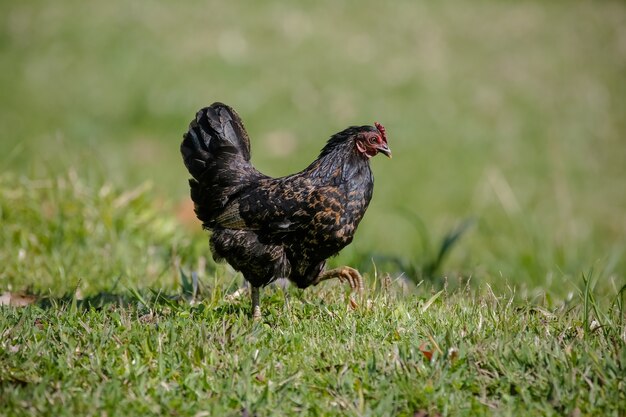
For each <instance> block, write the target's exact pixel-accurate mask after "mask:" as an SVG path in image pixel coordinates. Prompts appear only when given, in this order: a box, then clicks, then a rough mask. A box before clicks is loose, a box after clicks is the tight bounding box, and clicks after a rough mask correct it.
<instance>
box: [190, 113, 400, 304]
mask: <svg viewBox="0 0 626 417" xmlns="http://www.w3.org/2000/svg"><path fill="white" fill-rule="evenodd" d="M378 152H382V153H384V154H386V155H387V156H391V151H390V150H389V147H388V146H387V139H386V135H385V130H384V128H383V127H382V126H381V125H379V124H376V126H375V127H372V126H360V127H357V126H353V127H350V128H348V129H345V130H344V131H342V132H339V133H337V134H335V135H333V136H332V137H331V138H330V140H329V141H328V143H327V144H326V146H325V147H324V148H323V149H322V151H321V153H320V155H319V157H318V158H317V159H316V160H315V161H314V162H313V163H311V164H310V165H309V166H308V167H307V168H305V169H304V170H302V171H300V172H298V173H296V174H293V175H289V176H286V177H281V178H271V177H268V176H267V175H264V174H262V173H260V172H259V171H257V170H256V169H255V168H254V167H253V166H252V165H251V163H250V140H249V138H248V134H247V133H246V131H245V129H244V127H243V124H242V122H241V119H240V118H239V116H238V115H237V113H236V112H235V111H234V110H233V109H231V108H230V107H228V106H226V105H224V104H221V103H214V104H212V105H211V106H209V107H206V108H204V109H202V110H200V111H199V112H198V113H197V114H196V118H195V119H194V120H193V121H192V122H191V124H190V125H189V131H188V132H187V133H186V134H185V135H184V139H183V142H182V144H181V153H182V156H183V160H184V162H185V165H186V166H187V169H188V170H189V172H190V174H191V175H192V177H193V179H191V180H189V185H190V187H191V198H192V200H193V201H194V204H195V211H196V215H197V216H198V218H199V219H200V220H201V221H202V223H203V226H204V227H205V228H206V229H209V230H211V231H212V234H211V238H210V242H211V251H212V253H213V257H214V258H215V259H216V260H226V261H227V262H228V263H230V264H231V266H232V267H233V268H235V269H236V270H238V271H241V272H242V273H243V275H244V277H245V279H246V280H248V281H249V282H250V284H251V285H252V298H253V307H254V315H255V316H258V315H260V309H259V308H258V295H259V292H258V288H259V287H261V286H264V285H267V284H269V283H270V282H272V281H274V280H275V279H277V278H283V277H284V278H288V279H289V280H291V281H292V282H294V283H295V284H296V285H298V286H299V287H300V288H306V287H308V286H310V285H313V284H317V283H319V282H320V281H322V280H325V279H329V278H334V277H337V278H340V279H342V280H346V281H348V282H349V283H350V285H351V286H352V287H353V289H360V287H362V285H363V284H362V281H361V277H360V275H359V274H358V272H357V271H356V270H353V269H352V268H348V267H344V268H338V269H335V270H331V271H324V266H325V264H326V259H328V258H329V257H331V256H333V255H336V254H337V253H338V252H339V251H340V250H341V249H342V248H344V247H345V246H346V245H348V244H349V243H350V242H351V241H352V238H353V237H354V233H355V231H356V228H357V226H358V225H359V222H360V221H361V219H362V218H363V215H364V214H365V210H366V209H367V206H368V204H369V202H370V199H371V198H372V191H373V186H374V179H373V176H372V171H371V170H370V166H369V159H370V158H371V157H372V156H374V155H376V154H377V153H378Z"/></svg>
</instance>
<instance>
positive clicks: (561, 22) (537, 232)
mask: <svg viewBox="0 0 626 417" xmlns="http://www.w3.org/2000/svg"><path fill="white" fill-rule="evenodd" d="M231 3H232V4H226V3H224V2H187V3H185V4H177V5H174V4H172V5H169V4H166V3H155V2H148V1H143V0H140V1H138V2H133V3H132V4H130V3H127V2H121V1H112V2H101V3H98V4H91V3H85V2H78V1H75V0H64V1H60V2H42V1H34V0H25V1H21V2H4V3H2V4H0V22H1V24H0V91H2V93H1V94H0V103H1V104H2V111H1V112H0V225H1V226H0V304H1V306H0V335H1V337H0V415H7V416H13V415H15V416H18V415H50V416H63V415H68V416H70V415H72V416H73V415H94V416H105V415H109V416H110V415H129V416H132V415H189V416H197V417H201V416H210V415H236V416H253V415H258V416H265V415H307V414H309V415H354V416H366V415H371V416H378V415H390V416H396V415H408V416H422V417H423V416H426V415H430V416H439V415H451V416H456V415H522V414H523V415H542V416H543V415H569V416H584V415H614V416H622V415H626V394H625V393H626V378H625V375H626V349H625V344H626V313H625V312H624V298H625V294H624V293H625V292H626V291H625V290H624V288H626V215H625V214H624V213H625V212H626V117H625V115H626V5H624V4H623V3H622V2H618V1H603V2H583V1H572V2H539V1H528V2H517V3H515V2H495V1H480V2H473V3H469V2H460V1H450V2H440V3H433V4H429V3H425V2H421V3H417V2H412V1H408V0H406V1H404V0H403V1H398V2H396V3H395V4H393V5H389V6H382V4H381V3H375V2H372V1H363V2H355V1H343V2H331V1H322V2H316V3H312V4H301V5H300V4H298V5H297V4H293V5H292V4H285V3H283V2H278V1H268V2H252V1H241V2H236V3H235V2H231ZM218 100H219V101H223V102H225V103H228V104H230V105H232V106H233V107H235V108H236V109H237V111H238V112H239V114H240V115H241V116H242V118H243V120H244V122H245V124H246V126H247V129H248V132H249V134H250V136H251V138H252V159H253V162H254V164H255V166H257V167H258V168H259V169H260V170H261V171H262V172H264V173H267V174H270V175H274V176H281V175H286V174H289V173H292V172H295V171H297V170H300V169H302V168H303V167H304V166H306V165H307V164H308V163H309V162H311V161H312V160H313V159H314V158H315V156H316V155H317V152H318V151H319V149H320V148H321V147H322V146H323V144H324V142H325V140H326V139H327V138H328V137H329V136H330V135H331V134H333V133H335V132H337V131H339V130H341V129H343V128H345V127H347V126H349V125H353V124H359V125H361V124H373V122H374V121H379V122H381V123H383V124H384V125H385V127H386V129H387V132H388V136H389V144H390V147H391V149H392V151H393V155H394V156H393V159H392V160H387V159H386V158H382V157H378V158H375V159H374V160H373V161H372V168H373V171H374V174H375V177H376V186H375V192H374V198H373V200H372V203H371V205H370V208H369V209H368V212H367V215H366V217H365V219H364V220H363V222H362V223H361V225H360V227H359V231H358V233H357V235H356V238H355V240H354V242H353V243H352V244H351V245H350V246H349V247H347V248H346V249H344V251H342V252H341V254H340V255H339V256H338V257H336V258H334V259H332V260H331V261H330V263H331V265H332V266H337V265H343V264H348V265H352V266H355V267H358V268H359V269H360V271H361V272H362V273H363V274H364V276H365V278H366V281H367V290H366V292H365V294H364V295H363V296H362V297H360V298H359V299H358V300H357V303H358V307H357V308H356V309H354V310H353V309H352V308H350V307H349V303H348V294H347V290H346V288H344V286H342V285H340V284H339V283H334V282H328V283H325V284H322V285H320V286H318V287H315V288H311V289H307V290H306V291H300V290H297V289H296V288H291V287H286V288H282V287H270V288H267V289H265V290H264V292H263V294H262V297H263V298H262V307H263V309H264V317H263V319H262V321H261V322H259V323H255V322H253V321H252V320H251V319H250V318H249V316H250V301H249V299H247V298H245V297H244V298H242V299H241V300H237V301H226V299H225V296H226V295H227V294H228V293H230V292H232V291H234V290H235V289H237V288H238V287H239V286H240V285H241V284H242V282H243V279H242V277H241V275H239V274H237V273H236V272H234V271H233V270H232V269H231V268H230V267H228V266H227V265H224V264H215V263H214V262H213V260H212V259H211V256H210V253H209V250H208V239H207V235H206V233H205V232H203V231H202V230H201V228H200V225H199V223H198V222H197V220H195V218H194V215H193V212H192V211H191V206H190V203H189V197H188V187H187V184H186V181H187V178H188V174H187V172H186V171H185V169H184V166H183V164H182V161H181V158H180V154H179V151H178V147H179V144H180V140H181V137H182V134H183V132H185V131H186V127H187V125H188V123H189V121H190V120H191V118H192V117H193V115H194V113H195V112H196V111H197V110H198V109H199V108H201V107H203V106H205V105H208V104H210V103H211V102H213V101H218Z"/></svg>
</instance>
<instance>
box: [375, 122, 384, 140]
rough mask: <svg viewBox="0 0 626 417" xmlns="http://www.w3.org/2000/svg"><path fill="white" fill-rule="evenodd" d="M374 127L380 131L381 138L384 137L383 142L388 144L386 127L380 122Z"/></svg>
mask: <svg viewBox="0 0 626 417" xmlns="http://www.w3.org/2000/svg"><path fill="white" fill-rule="evenodd" d="M374 126H376V129H378V131H379V132H380V134H381V136H382V137H383V140H384V141H385V143H386V142H387V135H386V134H385V126H383V125H381V124H380V123H378V122H374Z"/></svg>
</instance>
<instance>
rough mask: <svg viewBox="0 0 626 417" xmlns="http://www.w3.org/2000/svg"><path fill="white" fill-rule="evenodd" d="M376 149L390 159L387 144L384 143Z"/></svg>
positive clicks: (389, 150)
mask: <svg viewBox="0 0 626 417" xmlns="http://www.w3.org/2000/svg"><path fill="white" fill-rule="evenodd" d="M377 149H378V152H380V153H384V154H385V156H386V157H387V158H389V159H391V149H389V146H387V144H384V145H382V146H381V147H379V148H377Z"/></svg>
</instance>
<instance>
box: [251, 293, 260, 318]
mask: <svg viewBox="0 0 626 417" xmlns="http://www.w3.org/2000/svg"><path fill="white" fill-rule="evenodd" d="M260 293H261V289H260V288H259V287H254V286H253V287H252V291H250V295H251V298H252V318H253V319H254V320H260V319H261V307H260V306H259V296H260Z"/></svg>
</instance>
